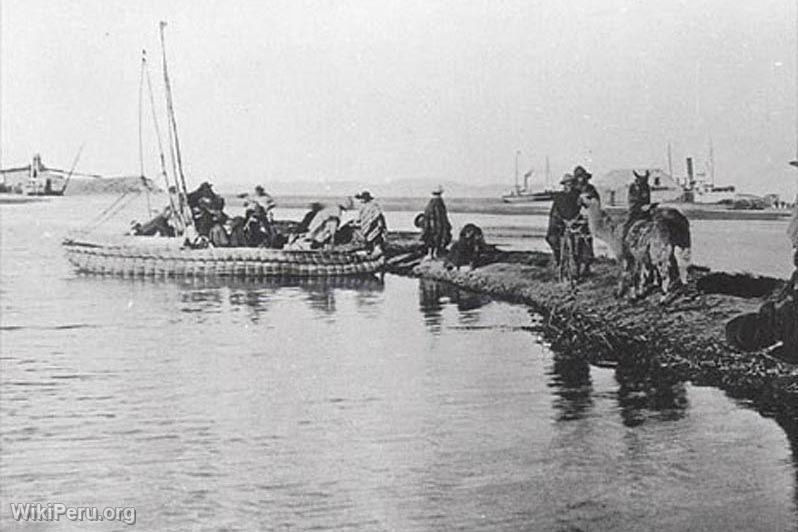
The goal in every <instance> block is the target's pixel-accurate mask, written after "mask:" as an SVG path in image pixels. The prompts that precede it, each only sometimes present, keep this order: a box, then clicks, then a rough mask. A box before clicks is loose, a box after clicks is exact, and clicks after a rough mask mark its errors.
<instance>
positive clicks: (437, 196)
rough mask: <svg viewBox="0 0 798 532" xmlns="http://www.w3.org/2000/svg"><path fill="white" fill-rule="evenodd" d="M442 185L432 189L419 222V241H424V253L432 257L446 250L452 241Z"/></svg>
mask: <svg viewBox="0 0 798 532" xmlns="http://www.w3.org/2000/svg"><path fill="white" fill-rule="evenodd" d="M442 195H443V187H441V186H440V185H439V186H438V187H437V188H436V189H435V190H433V191H432V198H430V200H429V203H427V208H426V209H424V214H423V216H422V222H421V230H422V232H421V241H422V242H424V254H425V255H429V257H430V258H432V259H434V258H436V257H437V256H439V255H440V254H441V253H442V252H444V251H445V250H446V246H448V245H449V243H450V242H451V241H452V224H451V223H450V222H449V215H448V214H447V212H446V204H444V202H443V198H442V197H441V196H442Z"/></svg>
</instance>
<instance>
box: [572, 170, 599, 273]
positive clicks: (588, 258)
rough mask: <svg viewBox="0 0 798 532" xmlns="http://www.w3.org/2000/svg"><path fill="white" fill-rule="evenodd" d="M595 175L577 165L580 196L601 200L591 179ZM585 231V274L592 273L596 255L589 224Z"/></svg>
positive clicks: (576, 173) (585, 226)
mask: <svg viewBox="0 0 798 532" xmlns="http://www.w3.org/2000/svg"><path fill="white" fill-rule="evenodd" d="M592 177H593V174H591V173H590V172H588V171H587V170H585V169H584V167H582V166H577V167H576V168H574V179H575V180H576V189H577V190H578V191H579V195H580V196H585V197H586V198H588V199H595V200H598V201H601V196H599V193H598V190H596V187H594V186H593V185H592V184H590V179H591V178H592ZM583 230H584V232H585V235H586V236H585V248H584V257H583V258H584V260H585V270H584V272H583V275H590V265H591V264H592V263H593V259H594V258H595V257H596V255H595V253H594V252H593V237H592V236H590V228H589V227H588V225H587V224H585V225H584V229H583Z"/></svg>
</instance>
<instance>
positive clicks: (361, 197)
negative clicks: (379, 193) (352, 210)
mask: <svg viewBox="0 0 798 532" xmlns="http://www.w3.org/2000/svg"><path fill="white" fill-rule="evenodd" d="M355 199H356V200H358V201H359V202H360V205H359V206H358V209H357V210H358V216H357V220H356V221H355V227H356V228H357V230H358V233H359V235H358V237H359V238H362V240H363V243H364V245H365V248H366V250H367V251H369V252H371V251H374V250H375V249H377V250H382V246H383V245H384V244H385V240H386V238H387V237H388V224H387V223H386V222H385V214H383V212H382V207H380V205H379V203H377V202H376V201H374V197H373V196H372V195H371V193H370V192H369V191H368V190H364V191H363V192H361V193H359V194H355Z"/></svg>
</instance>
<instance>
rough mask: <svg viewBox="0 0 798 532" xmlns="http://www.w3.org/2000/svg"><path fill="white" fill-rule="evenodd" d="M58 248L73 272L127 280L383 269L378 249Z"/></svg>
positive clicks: (97, 243)
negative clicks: (368, 250)
mask: <svg viewBox="0 0 798 532" xmlns="http://www.w3.org/2000/svg"><path fill="white" fill-rule="evenodd" d="M63 247H64V250H65V251H66V255H67V259H68V260H69V262H70V263H72V264H73V265H74V266H75V268H76V269H77V270H78V271H79V272H82V273H92V274H104V275H122V276H129V277H236V278H263V277H331V276H350V275H367V274H373V273H375V272H377V271H379V270H380V269H381V268H382V267H383V264H384V257H383V254H382V253H381V252H380V251H379V250H377V251H375V252H372V253H369V252H367V251H365V250H355V251H340V250H339V251H336V250H334V249H333V250H329V251H327V250H283V249H268V248H246V247H235V248H214V247H208V248H204V249H192V248H190V247H185V246H183V241H182V239H180V238H158V237H139V236H119V237H103V238H98V237H90V236H82V235H73V236H70V237H67V238H66V239H65V240H64V241H63Z"/></svg>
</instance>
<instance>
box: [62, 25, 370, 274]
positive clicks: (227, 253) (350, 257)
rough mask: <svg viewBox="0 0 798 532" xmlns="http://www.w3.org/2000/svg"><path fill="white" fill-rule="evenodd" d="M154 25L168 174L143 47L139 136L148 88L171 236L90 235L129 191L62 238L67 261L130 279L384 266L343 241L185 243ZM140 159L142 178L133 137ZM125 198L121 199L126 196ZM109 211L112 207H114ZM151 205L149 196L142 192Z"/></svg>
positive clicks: (175, 150)
mask: <svg viewBox="0 0 798 532" xmlns="http://www.w3.org/2000/svg"><path fill="white" fill-rule="evenodd" d="M165 26H166V23H165V22H162V23H161V25H160V36H161V47H162V57H163V75H164V85H165V94H166V102H167V112H168V129H167V131H168V133H169V144H168V148H169V155H170V159H171V162H172V176H171V177H170V176H169V173H168V172H167V168H166V162H165V159H166V157H165V155H164V150H163V147H162V143H161V136H160V131H159V128H158V121H157V118H156V116H155V111H154V109H155V104H154V99H153V91H152V85H151V82H150V77H149V72H148V71H147V69H146V67H147V60H146V52H143V53H142V70H141V75H142V79H141V83H140V86H139V122H140V124H139V135H141V115H142V108H141V105H142V90H143V87H144V86H145V83H144V82H145V80H146V86H147V87H148V88H149V94H150V107H151V109H152V111H153V123H154V126H155V131H156V136H157V138H158V148H159V155H160V164H161V175H162V176H163V179H164V185H165V188H166V190H168V191H169V209H170V212H171V213H172V216H173V217H174V221H175V224H176V227H175V232H176V236H171V237H158V236H133V235H116V236H99V235H95V234H93V233H92V231H93V230H94V229H96V227H97V226H98V225H99V224H100V223H104V222H105V221H107V220H108V219H109V218H110V216H112V215H113V214H115V212H117V213H118V212H119V211H120V210H121V209H122V208H123V207H124V206H125V205H126V202H128V201H129V199H130V196H128V195H127V192H126V193H125V194H123V195H122V197H120V198H117V200H116V201H115V202H114V203H113V204H112V205H111V206H109V207H108V208H107V209H105V210H104V211H103V212H102V213H100V215H99V221H95V222H92V224H91V225H93V227H92V228H91V229H88V228H87V229H86V230H83V231H80V232H76V233H74V234H72V235H69V236H67V237H66V238H65V239H64V241H63V242H62V245H63V247H64V249H65V251H66V255H67V259H68V260H69V262H70V263H72V264H73V265H74V266H75V267H76V268H77V270H78V271H80V272H83V273H93V274H109V275H123V276H130V277H137V276H141V277H194V278H206V277H208V278H210V277H231V278H239V279H248V280H249V279H258V278H265V277H302V278H307V277H333V276H357V275H368V274H373V273H375V272H377V271H379V270H381V269H382V267H383V265H384V263H385V259H384V257H383V252H382V250H381V249H380V248H379V246H377V247H376V249H375V250H374V251H371V252H369V251H366V250H365V249H352V248H351V247H349V248H348V247H346V246H343V247H341V248H338V249H335V248H333V249H329V250H328V249H307V250H305V249H296V250H285V249H271V248H264V247H208V246H207V245H206V246H194V247H192V246H190V245H188V240H189V239H187V238H186V236H188V235H189V234H191V233H192V232H193V233H196V231H191V230H193V229H194V228H193V227H192V225H193V224H194V220H193V216H192V213H191V211H190V209H189V208H188V205H187V197H188V190H187V188H186V179H185V176H184V174H183V166H182V160H181V153H180V144H179V142H178V136H177V124H176V120H175V115H174V107H173V104H172V92H171V86H170V84H169V77H168V73H167V66H166V49H165V45H164V36H163V30H164V27H165ZM139 156H140V158H141V177H142V179H143V178H144V163H143V154H142V148H141V138H140V139H139ZM126 198H127V199H126ZM114 209H115V212H114ZM148 211H149V196H148Z"/></svg>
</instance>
